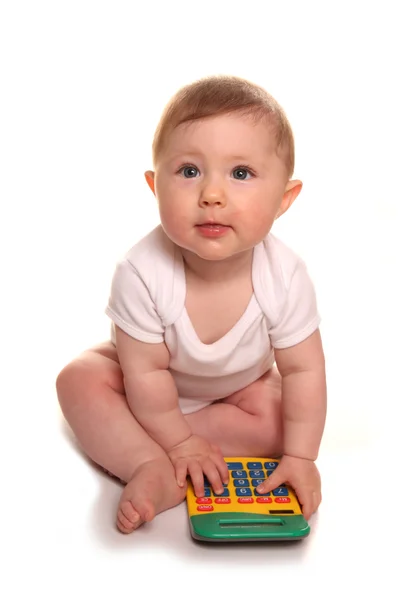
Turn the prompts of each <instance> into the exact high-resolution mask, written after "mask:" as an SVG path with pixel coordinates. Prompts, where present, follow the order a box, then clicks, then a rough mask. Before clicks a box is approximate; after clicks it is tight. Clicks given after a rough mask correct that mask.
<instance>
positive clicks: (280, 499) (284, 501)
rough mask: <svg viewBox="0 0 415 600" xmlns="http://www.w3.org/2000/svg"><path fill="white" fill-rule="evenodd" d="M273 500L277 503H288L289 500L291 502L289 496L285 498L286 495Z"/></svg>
mask: <svg viewBox="0 0 415 600" xmlns="http://www.w3.org/2000/svg"><path fill="white" fill-rule="evenodd" d="M275 502H278V504H288V503H289V502H291V498H287V497H286V496H282V497H279V498H275Z"/></svg>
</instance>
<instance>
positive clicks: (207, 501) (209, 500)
mask: <svg viewBox="0 0 415 600" xmlns="http://www.w3.org/2000/svg"><path fill="white" fill-rule="evenodd" d="M196 504H212V498H196Z"/></svg>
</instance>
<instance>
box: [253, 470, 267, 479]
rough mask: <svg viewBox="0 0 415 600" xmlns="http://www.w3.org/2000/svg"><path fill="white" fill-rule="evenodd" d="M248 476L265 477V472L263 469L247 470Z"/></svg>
mask: <svg viewBox="0 0 415 600" xmlns="http://www.w3.org/2000/svg"><path fill="white" fill-rule="evenodd" d="M249 477H251V478H253V479H260V478H261V477H263V478H265V473H264V471H260V470H257V471H249Z"/></svg>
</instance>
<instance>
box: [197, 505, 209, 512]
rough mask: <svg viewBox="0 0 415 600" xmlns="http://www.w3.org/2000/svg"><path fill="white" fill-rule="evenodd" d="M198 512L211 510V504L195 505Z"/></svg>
mask: <svg viewBox="0 0 415 600" xmlns="http://www.w3.org/2000/svg"><path fill="white" fill-rule="evenodd" d="M197 510H198V511H199V512H212V510H213V506H212V505H211V504H201V505H200V506H198V507H197Z"/></svg>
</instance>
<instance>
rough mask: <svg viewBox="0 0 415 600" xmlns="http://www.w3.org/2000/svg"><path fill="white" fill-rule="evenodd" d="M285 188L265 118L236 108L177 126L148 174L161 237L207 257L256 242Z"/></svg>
mask: <svg viewBox="0 0 415 600" xmlns="http://www.w3.org/2000/svg"><path fill="white" fill-rule="evenodd" d="M286 185H287V173H286V169H285V165H284V163H283V161H282V160H281V159H280V158H279V157H278V156H277V153H276V142H275V137H274V135H272V133H271V132H270V127H269V126H268V124H267V122H266V121H259V122H256V123H255V122H254V121H253V119H252V118H249V117H246V116H241V115H239V114H235V113H234V114H231V115H222V116H218V117H212V118H208V119H202V120H200V121H195V122H191V123H186V124H183V125H180V126H179V127H177V128H176V129H175V130H174V131H173V132H172V134H171V135H170V137H169V139H168V140H166V142H165V145H164V147H163V150H162V152H161V155H160V157H159V160H158V163H157V168H156V171H155V194H156V197H157V200H158V203H159V210H160V218H161V222H162V225H163V228H164V230H165V232H166V234H167V235H168V236H169V237H170V239H172V240H173V242H174V243H175V244H177V245H178V246H180V247H181V248H183V249H186V250H188V251H190V252H193V253H195V254H197V255H198V256H199V257H201V258H204V259H206V260H223V259H226V258H229V257H231V256H233V255H235V254H239V253H241V252H246V251H250V250H251V249H252V248H253V247H254V246H255V245H256V244H258V243H259V242H260V241H261V240H263V239H264V237H265V236H266V235H267V234H268V232H269V231H270V229H271V227H272V224H273V222H274V220H275V218H276V216H277V214H278V211H279V209H280V208H281V203H282V202H283V197H284V192H285V189H286Z"/></svg>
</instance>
